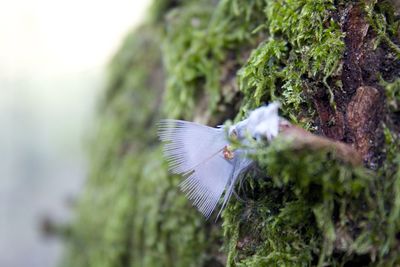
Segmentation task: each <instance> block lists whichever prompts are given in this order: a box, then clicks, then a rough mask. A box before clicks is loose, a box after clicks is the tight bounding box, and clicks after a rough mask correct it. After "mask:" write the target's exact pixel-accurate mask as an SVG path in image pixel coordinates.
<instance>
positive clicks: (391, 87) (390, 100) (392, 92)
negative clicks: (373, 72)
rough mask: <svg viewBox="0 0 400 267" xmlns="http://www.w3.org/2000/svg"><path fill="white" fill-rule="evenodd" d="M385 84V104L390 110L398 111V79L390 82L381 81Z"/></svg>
mask: <svg viewBox="0 0 400 267" xmlns="http://www.w3.org/2000/svg"><path fill="white" fill-rule="evenodd" d="M382 84H383V85H384V86H385V92H386V98H387V104H388V106H389V108H390V110H391V111H392V112H399V111H400V79H397V80H395V81H393V82H391V83H387V82H383V83H382Z"/></svg>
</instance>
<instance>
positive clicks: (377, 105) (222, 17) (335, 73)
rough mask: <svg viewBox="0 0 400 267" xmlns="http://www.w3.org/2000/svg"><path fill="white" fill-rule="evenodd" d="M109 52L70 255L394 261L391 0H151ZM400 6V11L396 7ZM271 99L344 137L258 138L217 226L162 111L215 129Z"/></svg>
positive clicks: (397, 180) (122, 261)
mask: <svg viewBox="0 0 400 267" xmlns="http://www.w3.org/2000/svg"><path fill="white" fill-rule="evenodd" d="M151 12H152V13H151V14H150V18H151V19H149V20H148V21H147V22H146V24H145V25H144V26H143V27H141V28H138V29H136V30H135V31H134V32H133V33H131V34H130V35H129V36H128V37H127V39H126V40H125V42H124V45H123V46H122V47H121V49H120V51H119V52H118V53H117V55H116V56H115V58H114V60H113V61H112V62H111V64H110V69H109V74H110V78H109V81H108V86H107V88H106V91H105V94H104V99H103V100H102V102H101V104H100V105H99V125H100V126H99V128H98V129H97V130H96V138H94V139H93V141H92V144H91V147H92V149H91V153H90V155H91V173H90V176H89V177H88V182H87V185H86V190H85V192H84V193H83V195H82V197H81V199H80V200H79V202H78V206H77V211H76V212H77V218H76V220H75V222H74V223H73V224H72V225H71V228H70V231H68V233H69V236H68V237H67V238H68V239H67V240H68V241H69V248H70V249H69V251H68V253H67V254H66V257H65V266H77V267H79V266H224V265H227V266H396V265H399V264H400V256H399V255H400V251H399V247H400V246H399V244H400V240H399V234H400V223H399V222H400V157H399V153H400V142H399V134H400V115H399V112H400V93H399V92H400V89H399V88H400V85H399V84H400V83H399V80H400V59H399V57H398V47H399V44H400V30H399V25H400V22H399V21H400V20H399V19H398V18H399V10H396V9H395V8H394V6H393V3H392V2H391V1H360V2H359V1H350V2H349V1H333V0H251V1H240V0H221V1H215V0H203V1H172V0H171V1H169V0H158V1H155V3H154V6H153V8H152V9H151ZM396 12H397V13H396ZM273 100H278V101H280V102H281V103H282V110H281V112H282V115H283V116H284V117H286V118H287V119H288V120H290V121H291V122H292V123H296V124H298V125H299V126H302V127H303V128H305V129H306V130H308V131H311V132H313V133H315V134H317V135H321V136H325V137H329V138H332V139H334V140H336V141H342V142H345V143H348V144H349V145H351V146H353V147H354V148H355V149H357V150H358V151H359V152H360V154H361V155H362V157H363V165H362V166H354V164H349V163H348V162H345V161H343V160H342V159H341V158H340V157H337V156H336V155H337V154H336V153H337V151H335V150H332V149H322V148H321V149H312V148H307V147H296V146H295V145H294V144H293V142H290V141H287V140H284V139H280V138H278V139H276V140H275V141H274V142H272V143H271V144H269V145H265V144H259V145H257V146H256V147H255V148H254V151H255V153H254V155H252V157H253V158H254V160H255V161H256V162H257V165H256V167H254V168H252V169H251V170H250V171H249V172H248V173H246V174H245V175H244V177H243V178H242V180H241V182H240V183H239V184H238V185H237V187H236V195H237V196H236V197H233V198H232V199H231V201H230V203H229V205H228V206H227V208H226V210H225V211H224V212H223V213H222V217H221V218H219V219H218V220H217V221H216V222H214V221H213V219H211V220H210V221H205V220H204V219H203V218H202V217H201V215H200V214H199V213H197V212H196V211H195V210H194V208H192V207H190V204H189V203H188V201H187V200H186V199H185V197H184V196H183V195H182V194H181V193H179V192H178V189H177V184H178V183H179V181H180V177H177V176H171V175H169V174H168V172H167V168H166V166H165V163H164V161H163V159H162V156H161V149H160V144H159V142H158V141H157V139H156V122H157V120H159V119H160V118H162V117H169V118H180V119H190V120H196V121H199V122H202V123H205V124H209V125H217V124H221V123H224V121H225V120H227V119H228V120H239V119H243V118H244V116H246V115H247V114H248V112H249V111H250V110H251V109H254V108H256V107H258V106H259V105H262V104H263V103H268V102H270V101H273Z"/></svg>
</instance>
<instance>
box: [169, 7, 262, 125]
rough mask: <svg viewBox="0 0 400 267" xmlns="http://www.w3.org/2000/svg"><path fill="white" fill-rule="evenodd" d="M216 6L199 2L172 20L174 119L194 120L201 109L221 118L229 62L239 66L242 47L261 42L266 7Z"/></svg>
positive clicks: (174, 14) (171, 113) (171, 16)
mask: <svg viewBox="0 0 400 267" xmlns="http://www.w3.org/2000/svg"><path fill="white" fill-rule="evenodd" d="M213 3H215V1H196V2H193V3H190V4H187V5H184V6H182V7H180V8H178V9H175V10H173V11H172V12H171V13H169V15H168V20H167V22H168V24H167V36H166V40H165V43H164V62H165V68H166V71H167V73H168V79H167V90H166V101H165V105H166V110H167V114H168V115H169V116H170V117H183V118H186V119H191V118H193V115H194V113H195V109H197V108H198V107H199V106H200V107H201V106H204V107H203V110H202V112H203V113H204V112H207V113H211V114H213V113H214V112H216V109H217V104H218V103H219V102H220V101H222V100H221V95H222V92H221V89H220V88H221V81H220V79H221V76H222V72H223V69H224V68H225V67H224V62H226V61H227V60H229V58H230V57H233V59H234V60H235V61H236V62H238V61H239V62H240V54H241V50H243V47H248V46H249V45H252V44H254V43H255V42H256V40H255V39H256V37H257V36H259V35H256V34H252V31H253V30H254V29H255V28H256V27H257V26H258V25H259V24H260V23H261V22H260V19H261V21H262V19H263V17H262V16H261V15H262V12H260V11H262V9H263V6H264V4H263V1H259V0H252V1H248V2H246V5H242V3H240V1H220V2H219V3H218V4H217V5H215V4H213ZM236 64H237V63H236ZM204 103H205V104H204ZM188 111H189V112H188Z"/></svg>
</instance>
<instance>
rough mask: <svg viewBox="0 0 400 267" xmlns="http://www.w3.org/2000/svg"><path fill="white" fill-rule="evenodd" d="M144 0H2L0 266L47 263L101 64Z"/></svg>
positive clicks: (81, 163)
mask: <svg viewBox="0 0 400 267" xmlns="http://www.w3.org/2000/svg"><path fill="white" fill-rule="evenodd" d="M149 2H150V0H145V1H140V0H0V152H1V153H0V266H12V267H53V266H56V264H57V262H58V260H59V259H60V256H61V255H62V243H61V242H60V241H59V240H44V239H43V236H41V234H40V232H39V231H38V229H39V228H40V220H41V218H43V216H44V215H45V216H50V217H51V218H52V219H54V220H56V221H65V220H68V218H69V216H70V208H69V207H68V205H67V204H66V203H67V199H69V198H75V199H76V198H77V197H78V196H79V191H80V190H81V187H82V185H83V183H84V179H85V177H86V173H87V171H88V170H87V169H88V166H87V160H86V159H85V152H84V151H85V144H86V143H85V138H87V136H90V133H91V134H94V132H90V131H91V130H93V127H92V126H93V125H94V123H93V117H94V105H95V103H96V101H97V97H98V95H99V93H100V92H101V91H102V89H104V87H105V84H104V82H105V79H104V77H105V75H104V74H105V73H104V67H105V66H106V64H107V62H108V61H109V59H110V58H111V56H112V55H113V54H114V53H115V51H116V50H117V49H118V47H119V46H120V44H121V42H122V40H123V38H124V36H125V35H126V33H127V32H128V31H129V30H131V29H132V28H133V27H134V26H135V25H137V23H138V22H140V21H141V20H142V19H143V18H144V15H145V14H146V13H145V12H146V11H145V10H146V9H147V7H148V5H149Z"/></svg>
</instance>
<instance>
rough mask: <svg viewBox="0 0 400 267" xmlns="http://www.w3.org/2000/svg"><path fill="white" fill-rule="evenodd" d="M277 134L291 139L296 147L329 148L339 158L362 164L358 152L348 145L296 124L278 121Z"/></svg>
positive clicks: (354, 164) (355, 164) (353, 163)
mask: <svg viewBox="0 0 400 267" xmlns="http://www.w3.org/2000/svg"><path fill="white" fill-rule="evenodd" d="M279 135H281V136H285V137H289V138H291V139H293V141H294V142H293V143H294V146H295V147H296V148H298V149H300V148H311V149H315V150H318V149H329V150H332V151H334V152H335V153H336V155H337V156H338V157H339V158H340V159H342V160H343V161H345V162H348V163H350V164H352V165H353V166H357V165H361V164H362V157H361V155H360V153H359V152H358V151H356V150H355V149H354V148H353V147H351V146H350V145H348V144H345V143H343V142H339V141H335V140H332V139H329V138H326V137H322V136H318V135H315V134H312V133H310V132H307V131H306V130H304V129H302V128H300V127H298V126H295V125H292V124H290V123H289V122H287V121H281V122H280V124H279Z"/></svg>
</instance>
